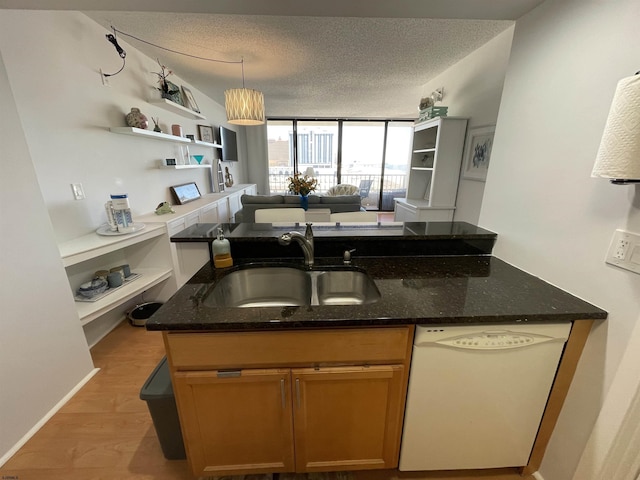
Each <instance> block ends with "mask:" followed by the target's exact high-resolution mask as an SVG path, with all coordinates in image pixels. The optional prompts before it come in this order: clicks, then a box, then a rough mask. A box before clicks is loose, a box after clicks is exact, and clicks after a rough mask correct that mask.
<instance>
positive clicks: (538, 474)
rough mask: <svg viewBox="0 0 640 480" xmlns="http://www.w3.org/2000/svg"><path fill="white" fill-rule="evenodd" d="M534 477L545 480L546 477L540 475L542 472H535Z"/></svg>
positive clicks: (537, 479)
mask: <svg viewBox="0 0 640 480" xmlns="http://www.w3.org/2000/svg"><path fill="white" fill-rule="evenodd" d="M532 477H533V478H535V479H536V480H544V477H543V476H542V475H540V472H534V473H533V475H532Z"/></svg>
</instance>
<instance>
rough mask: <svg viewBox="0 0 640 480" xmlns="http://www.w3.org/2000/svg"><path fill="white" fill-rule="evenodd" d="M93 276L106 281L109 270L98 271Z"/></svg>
mask: <svg viewBox="0 0 640 480" xmlns="http://www.w3.org/2000/svg"><path fill="white" fill-rule="evenodd" d="M93 275H94V277H95V278H102V279H103V280H106V279H107V276H108V275H109V270H98V271H96V273H94V274H93Z"/></svg>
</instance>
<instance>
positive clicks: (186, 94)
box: [182, 85, 200, 113]
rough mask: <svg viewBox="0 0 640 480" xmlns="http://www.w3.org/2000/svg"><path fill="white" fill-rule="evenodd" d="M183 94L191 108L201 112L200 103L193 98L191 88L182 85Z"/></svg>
mask: <svg viewBox="0 0 640 480" xmlns="http://www.w3.org/2000/svg"><path fill="white" fill-rule="evenodd" d="M182 94H183V95H184V99H185V101H186V102H185V103H186V104H187V105H185V107H186V106H188V107H189V108H190V109H191V110H193V111H194V112H197V113H200V109H199V108H198V104H197V103H196V99H195V98H193V93H191V90H189V89H188V88H187V87H185V86H184V85H183V86H182Z"/></svg>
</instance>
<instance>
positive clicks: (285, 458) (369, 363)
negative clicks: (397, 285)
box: [164, 325, 414, 476]
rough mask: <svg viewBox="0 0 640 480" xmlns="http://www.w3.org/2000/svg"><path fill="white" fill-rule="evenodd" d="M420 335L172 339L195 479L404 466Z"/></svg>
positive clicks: (363, 332)
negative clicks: (407, 408)
mask: <svg viewBox="0 0 640 480" xmlns="http://www.w3.org/2000/svg"><path fill="white" fill-rule="evenodd" d="M413 332H414V327H413V326H412V325H407V326H397V327H381V328H364V329H362V328H345V329H326V330H301V331H297V330H296V331H291V330H289V331H269V332H264V331H263V332H230V333H190V332H188V333H178V332H171V333H166V332H165V333H164V338H165V345H166V350H167V357H168V359H169V365H170V368H171V374H172V379H173V386H174V391H175V394H176V403H177V405H178V411H179V413H180V421H181V424H182V433H183V437H184V440H185V447H186V450H187V457H188V459H189V463H190V465H191V469H192V472H193V474H194V475H196V476H197V475H208V476H212V475H222V474H224V475H233V474H250V473H267V472H293V471H296V472H322V471H337V470H364V469H382V468H392V467H394V466H396V465H397V463H398V454H399V447H400V438H401V435H402V418H403V414H404V405H405V396H406V389H407V380H408V372H409V362H410V359H411V347H412V340H413Z"/></svg>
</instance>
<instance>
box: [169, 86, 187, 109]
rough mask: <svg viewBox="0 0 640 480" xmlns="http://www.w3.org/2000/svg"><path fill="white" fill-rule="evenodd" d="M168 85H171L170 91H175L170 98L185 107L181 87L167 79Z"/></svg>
mask: <svg viewBox="0 0 640 480" xmlns="http://www.w3.org/2000/svg"><path fill="white" fill-rule="evenodd" d="M167 86H168V87H169V91H171V92H175V93H172V94H171V95H170V97H171V98H170V100H171V101H172V102H174V103H177V104H178V105H182V106H183V107H184V101H183V100H182V94H181V93H180V87H179V86H178V85H176V84H175V83H173V82H170V81H169V80H167Z"/></svg>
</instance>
